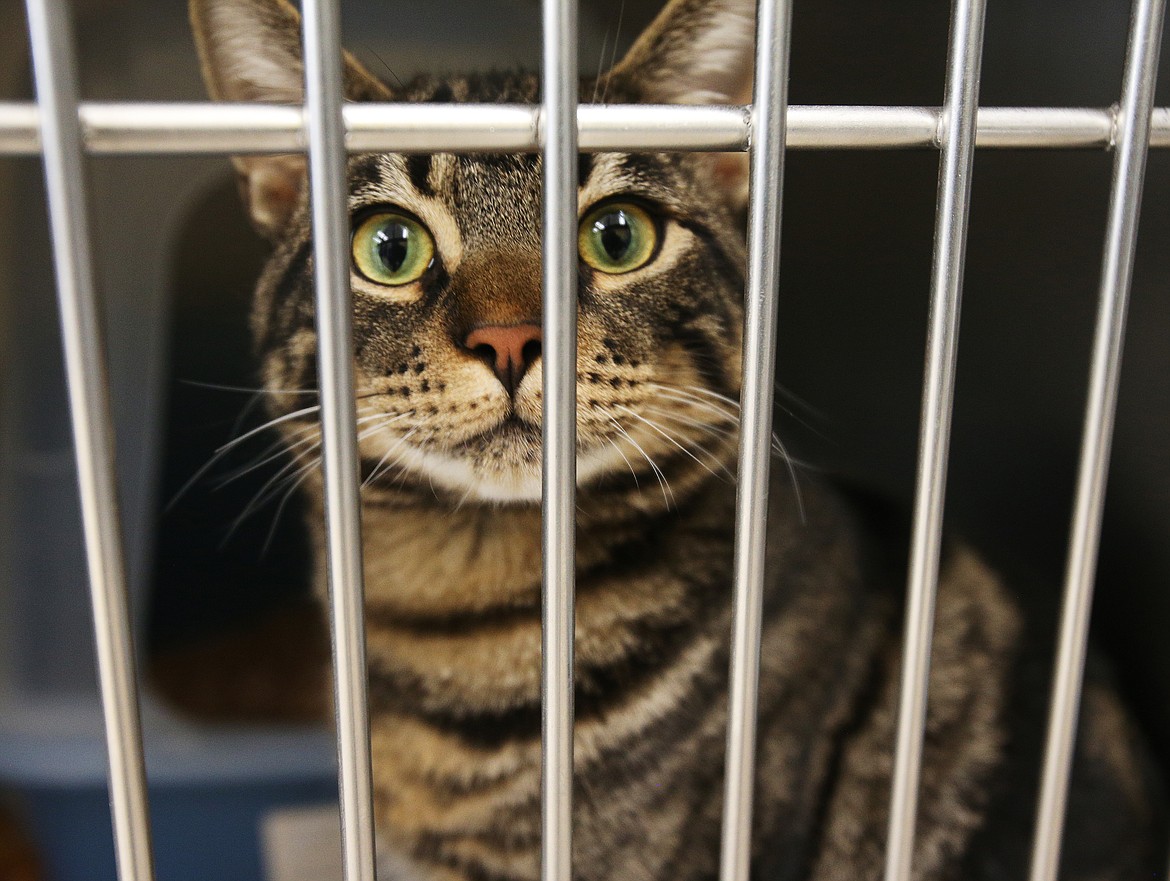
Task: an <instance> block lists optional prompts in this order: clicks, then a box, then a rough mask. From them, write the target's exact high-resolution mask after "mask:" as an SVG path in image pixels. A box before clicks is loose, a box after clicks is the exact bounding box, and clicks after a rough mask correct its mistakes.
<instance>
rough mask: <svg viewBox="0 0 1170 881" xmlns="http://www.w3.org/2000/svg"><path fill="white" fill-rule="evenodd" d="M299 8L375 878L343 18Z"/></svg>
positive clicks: (365, 870)
mask: <svg viewBox="0 0 1170 881" xmlns="http://www.w3.org/2000/svg"><path fill="white" fill-rule="evenodd" d="M302 8H303V10H304V46H305V110H304V115H305V128H306V132H307V135H308V153H309V188H310V192H309V194H310V204H311V210H312V232H313V280H314V282H315V294H316V321H317V340H318V343H317V369H318V375H319V377H320V380H319V383H318V385H319V388H320V404H321V414H320V415H321V442H322V465H323V469H324V481H325V545H326V550H327V557H326V568H327V571H328V575H329V600H330V613H331V623H332V636H333V676H334V691H335V694H336V714H337V756H338V789H339V792H340V797H341V838H342V859H343V865H344V869H345V875H344V877H345V881H374V878H375V871H376V870H375V865H374V809H373V783H372V776H371V772H370V724H369V712H368V707H367V705H366V634H365V619H364V616H363V611H364V609H363V605H364V589H363V581H362V575H363V572H362V521H361V500H360V498H359V490H358V481H359V479H360V477H359V467H358V449H357V425H356V421H355V420H356V419H357V410H356V402H355V399H354V387H353V386H354V370H353V357H352V352H353V327H352V323H353V305H352V302H351V300H352V296H351V293H350V285H349V205H348V202H349V200H348V196H349V184H348V179H347V168H346V154H345V141H344V137H345V127H344V123H343V122H342V118H341V103H342V96H343V91H342V89H343V86H342V73H341V14H340V10H339V9H338V2H337V0H304V2H303V4H302Z"/></svg>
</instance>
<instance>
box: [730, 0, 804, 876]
mask: <svg viewBox="0 0 1170 881" xmlns="http://www.w3.org/2000/svg"><path fill="white" fill-rule="evenodd" d="M791 24H792V0H759V3H757V5H756V59H755V80H754V86H753V91H754V96H753V107H754V111H753V117H752V144H751V157H750V161H751V170H750V184H749V189H748V191H749V193H750V196H749V199H750V201H749V205H748V266H747V278H746V287H747V290H746V291H745V296H744V300H745V314H744V342H743V389H742V391H741V394H740V401H741V419H742V421H741V423H740V436H739V472H738V474H739V479H738V481H737V483H736V487H737V489H736V500H735V564H734V565H735V569H734V573H735V612H734V624H733V628H732V640H731V674H730V675H731V682H730V694H729V695H728V719H727V763H726V771H725V774H724V780H723V838H722V848H721V852H720V861H719V877H720V879H721V881H747V879H748V877H749V874H750V871H751V854H752V795H753V792H754V783H755V765H756V762H755V758H756V721H757V719H756V710H757V699H758V686H759V678H760V634H761V623H762V622H761V618H762V609H763V601H764V600H763V598H764V556H765V550H766V546H767V538H768V523H767V516H768V480H769V474H770V465H771V452H772V396H773V393H774V383H775V379H774V375H773V374H774V373H775V370H774V367H775V363H776V311H777V308H776V304H777V297H778V291H779V286H780V220H781V206H782V203H783V194H784V143H785V121H786V119H787V112H786V111H787V106H788V58H789V46H790V40H791Z"/></svg>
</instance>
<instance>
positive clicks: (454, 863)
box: [192, 0, 1154, 881]
mask: <svg viewBox="0 0 1170 881" xmlns="http://www.w3.org/2000/svg"><path fill="white" fill-rule="evenodd" d="M192 10H193V21H194V24H195V29H196V35H197V38H198V40H199V43H200V48H201V52H202V56H203V60H204V67H205V72H206V73H207V76H208V81H209V84H210V86H211V89H212V91H213V93H214V94H215V96H216V97H226V98H233V99H237V100H238V99H245V100H247V99H253V100H256V99H267V100H276V101H292V102H295V101H298V100H299V96H300V91H299V90H300V85H299V77H300V68H299V50H298V46H297V35H296V30H295V27H296V22H295V18H294V17H293V16H292V13H291V12H290V10H288V9H287V8H286V7H284V6H283V5H282V4H281V3H279V2H278V0H193V4H192ZM751 11H752V10H751V4H750V3H744V2H731V0H722V2H711V3H700V2H696V0H676V2H674V3H672V4H671V5H670V6H669V7H668V9H667V10H666V12H665V13H664V14H663V16H661V17H660V19H659V20H658V22H656V23H655V25H654V26H652V28H651V29H650V30H649V31H648V32H647V33H646V34H644V35H643V37H642V39H641V40H639V41H638V43H637V44H635V46H634V48H633V49H632V50H631V52H630V54H629V55H628V56H627V58H626V59H625V60H624V61H623V62H622V63H621V64H620V65H619V66H618V67H617V68H616V69H615V71H614V72H612V73H611V74H609V75H607V82H606V86H605V91H606V93H607V95H608V99H609V100H611V101H627V102H628V101H646V102H662V101H672V100H677V101H686V100H700V101H725V100H728V99H729V98H730V97H731V96H733V95H735V94H737V92H738V90H739V89H741V88H742V86H743V71H744V69H745V59H747V58H750V39H751ZM688 59H691V60H688ZM537 85H538V84H537V80H536V78H534V77H533V76H530V75H521V74H517V75H498V76H493V77H483V78H476V77H470V78H452V79H448V80H420V81H418V82H417V83H415V84H413V85H412V86H410V87H407V88H406V89H405V90H404V91H403V92H400V93H392V92H391V91H390V90H389V89H387V88H386V87H384V86H382V85H381V84H379V83H377V81H376V80H374V78H373V77H371V76H370V75H369V74H368V73H366V72H365V71H363V70H362V69H361V68H360V67H358V66H357V65H356V64H355V63H354V62H352V61H349V62H347V87H348V91H349V95H350V97H351V98H353V99H365V100H390V99H394V100H430V101H450V100H488V101H514V102H532V101H534V100H536V99H537V97H538V95H537ZM238 167H239V169H240V171H241V174H242V178H243V182H244V185H245V191H246V193H247V195H248V199H249V205H250V208H251V211H252V216H253V219H254V220H255V222H256V224H257V226H258V227H259V228H260V229H261V230H262V231H264V232H265V233H266V234H268V235H269V237H270V238H272V239H273V240H274V242H275V244H276V249H275V253H274V255H273V257H272V259H271V261H270V262H269V265H268V267H267V269H266V270H265V273H264V275H263V277H262V279H261V281H260V284H259V288H258V291H257V299H256V309H255V319H254V320H255V325H254V328H255V334H256V339H257V341H258V348H259V351H260V354H261V356H262V358H263V375H264V379H265V382H266V384H267V386H268V387H269V388H270V389H271V390H272V391H273V392H274V393H275V394H273V396H272V410H273V415H274V416H286V415H288V414H292V413H293V411H294V410H296V409H297V408H299V407H302V406H303V403H304V402H303V399H301V398H297V397H296V396H295V395H286V394H284V393H286V392H289V391H293V390H298V391H299V390H304V389H311V388H313V387H314V386H315V384H316V378H315V376H316V374H315V358H316V338H315V332H314V330H313V319H312V297H311V286H312V281H311V272H310V269H311V255H310V246H309V229H308V219H307V213H306V197H305V194H304V187H303V173H304V172H303V169H304V166H303V160H302V159H300V158H294V157H283V158H280V157H278V158H275V159H271V158H256V157H253V158H244V159H240V160H238ZM579 174H580V185H581V188H580V204H581V210H582V215H583V218H584V220H583V222H582V239H581V248H582V260H583V262H582V287H581V307H580V315H579V324H580V329H579V349H580V353H579V358H578V380H579V389H578V395H579V411H578V434H579V439H580V444H579V450H580V452H579V462H578V476H579V497H578V504H579V514H578V537H577V544H578V555H577V620H576V676H577V681H576V687H577V695H576V711H577V724H576V730H575V781H576V782H575V792H574V796H575V797H574V836H575V837H574V866H575V873H576V876H577V877H578V878H580V879H582V881H601V879H606V881H619V879H620V881H667V879H670V881H689V879H694V881H709V879H713V878H714V877H715V876H716V859H717V854H718V834H719V818H720V813H721V800H722V772H723V751H724V748H725V726H726V701H727V698H726V693H727V677H728V672H727V671H728V643H729V633H730V626H731V586H730V571H731V561H732V543H733V535H732V523H733V517H732V510H733V506H734V496H735V491H734V485H733V483H732V481H731V480H730V479H729V478H730V475H729V472H730V471H732V470H733V469H734V453H735V442H736V438H735V426H736V420H735V415H734V412H733V410H732V407H731V404H730V401H731V400H732V399H734V398H735V397H736V396H737V394H738V389H739V370H740V362H739V359H740V335H741V332H742V331H741V327H740V322H741V299H742V292H743V277H742V268H741V267H742V266H743V257H744V246H743V239H742V233H741V232H740V230H739V229H738V225H737V223H736V221H735V218H736V216H737V209H738V207H739V206H738V205H737V204H736V198H737V195H738V193H739V192H740V190H741V186H740V185H741V184H742V164H741V162H739V161H737V160H736V159H731V160H729V159H727V158H723V159H716V158H712V157H707V156H671V155H653V156H628V155H624V154H606V155H599V156H595V157H583V158H582V161H581V163H580V169H579ZM350 177H351V206H350V207H351V212H352V214H353V217H354V228H355V233H354V242H355V244H354V259H355V268H354V274H353V287H354V297H355V319H354V328H355V365H356V369H357V376H358V395H359V420H360V421H359V434H360V448H361V452H362V457H363V471H364V476H365V478H366V481H367V486H366V488H365V489H364V491H363V519H364V524H363V525H364V533H365V559H366V591H367V594H366V611H367V642H368V650H369V663H370V710H371V737H372V745H373V762H374V784H375V797H376V810H377V822H378V831H379V837H380V844H381V846H382V848H383V850H384V855H383V857H384V860H385V863H386V866H387V867H388V868H389V871H390V873H391V874H390V877H392V878H400V879H401V881H407V879H411V881H413V879H423V881H440V879H442V881H495V879H500V881H505V879H507V881H512V879H516V881H521V879H535V878H536V877H537V872H538V866H539V851H540V822H539V820H540V813H539V812H540V740H539V719H540V686H539V671H540V550H541V549H540V529H539V523H540V510H539V504H538V499H539V461H540V457H539V420H540V388H541V386H540V360H539V332H538V325H539V314H540V280H539V278H540V273H539V259H540V216H539V215H540V208H539V206H540V165H539V160H538V159H537V158H536V157H532V156H454V155H450V154H442V155H436V156H409V157H407V156H396V155H394V156H392V155H365V156H355V157H353V158H352V159H351V161H350ZM713 193H714V194H720V193H728V194H733V195H729V196H727V197H722V196H715V197H713V196H712V194H713ZM619 215H620V216H619ZM420 242H421V244H420ZM428 243H429V244H428ZM412 248H415V249H416V250H414V251H412V250H411V249H412ZM418 248H422V249H423V250H422V251H421V252H420V251H418V250H417V249H418ZM427 249H429V250H427ZM420 254H421V256H419V255H420ZM420 261H421V262H420ZM314 420H315V413H313V412H306V413H304V414H302V415H301V417H300V418H297V417H295V416H289V418H288V419H286V420H285V421H284V422H282V423H281V425H282V428H283V430H284V431H285V434H286V437H287V440H288V445H289V447H290V449H291V450H292V451H293V453H294V455H297V456H301V455H303V456H306V457H307V458H306V459H305V461H306V462H308V461H310V459H311V455H312V454H313V453H314V451H315V447H314V446H313V442H314V441H315V439H316V435H315V431H314V429H313V427H312V424H313V421H314ZM776 471H777V478H776V479H775V480H774V481H773V487H772V493H771V512H770V518H769V528H770V533H769V544H768V555H769V566H768V572H769V576H768V584H767V594H766V600H765V619H764V635H763V644H762V672H761V677H760V717H759V719H760V721H759V737H758V742H759V747H758V750H759V752H758V771H757V781H756V797H755V805H756V809H755V817H756V820H755V823H756V834H755V859H754V869H753V873H754V877H756V878H760V879H769V881H773V879H789V878H791V879H834V881H835V879H851V881H852V879H868V878H877V877H879V875H880V869H881V864H882V851H883V844H884V838H885V832H886V817H887V802H888V797H889V782H890V770H891V765H892V758H891V755H892V744H893V735H894V707H895V701H896V697H897V673H898V655H899V646H900V636H899V624H900V608H901V586H902V584H903V583H904V578H903V575H902V573H901V572H900V571H899V569H898V567H897V566H896V565H893V564H891V562H890V560H891V559H896V554H897V552H899V551H904V545H902V546H901V547H899V548H897V549H895V554H894V555H893V556H892V557H891V556H889V555H888V554H887V550H886V549H883V547H882V546H881V543H880V542H878V541H877V540H876V539H875V538H873V537H872V536H873V535H874V533H875V531H874V530H873V529H872V524H870V523H869V522H867V520H866V519H865V518H864V517H862V516H861V515H860V514H858V513H857V508H856V506H854V505H852V504H850V503H848V502H847V501H846V500H845V497H844V496H841V495H838V494H836V493H835V492H833V491H832V490H829V489H827V488H825V487H823V486H819V485H817V484H815V483H813V482H811V481H809V482H802V492H801V494H800V497H799V498H798V496H797V493H796V492H795V491H794V486H793V483H792V482H791V481H790V480H789V479H788V474H787V472H785V471H784V470H783V468H777V469H776ZM306 481H307V486H309V488H310V489H309V493H308V496H309V498H310V500H311V501H312V502H313V503H314V504H313V505H311V507H315V508H317V510H315V511H314V512H313V514H314V517H313V518H312V522H314V523H320V518H319V516H317V515H319V513H320V511H319V507H320V504H321V502H320V500H321V493H320V487H319V485H317V481H318V478H317V476H316V474H315V473H314V472H313V471H312V470H308V471H307V472H306ZM318 528H319V527H318ZM319 538H320V536H319V535H318V539H319ZM318 543H320V541H319V542H318ZM1024 626H1025V625H1024V623H1023V620H1022V618H1021V615H1020V613H1019V611H1018V610H1017V609H1016V607H1015V605H1014V604H1013V602H1012V600H1011V599H1010V598H1009V595H1008V593H1007V592H1006V591H1005V589H1004V587H1003V586H1002V585H1001V584H1000V582H999V580H998V579H997V577H996V576H995V575H994V574H993V573H992V572H991V571H989V570H988V569H987V568H986V567H985V566H984V565H983V564H982V563H981V562H980V561H979V560H978V559H977V558H976V557H975V556H974V555H973V554H972V553H971V552H970V551H968V550H966V549H964V548H962V547H958V546H956V547H951V548H949V549H948V550H947V552H946V554H945V557H944V560H943V566H942V582H941V586H940V592H939V600H938V625H937V628H936V636H935V642H934V652H933V666H932V673H931V693H930V694H931V702H930V718H929V723H928V731H927V741H926V751H925V757H924V766H923V787H922V796H921V811H920V822H919V830H918V848H917V851H916V857H915V872H916V875H917V876H918V877H922V878H954V877H962V878H971V879H984V878H986V879H989V881H990V879H991V878H997V877H1019V876H1020V872H1021V871H1022V868H1023V861H1024V859H1025V857H1026V846H1027V843H1028V840H1029V837H1030V832H1031V830H1030V823H1029V822H1028V821H1027V820H1026V819H1022V820H1021V819H1018V818H1019V817H1020V816H1024V815H1026V816H1030V810H1031V809H1030V806H1025V808H1021V805H1025V803H1026V802H1027V799H1028V797H1029V793H1031V792H1032V791H1034V789H1035V777H1036V774H1037V766H1036V762H1037V754H1036V743H1037V737H1035V736H1034V735H1030V736H1027V737H1025V736H1021V735H1019V734H1017V733H1016V729H1017V728H1023V729H1027V730H1030V731H1038V730H1039V727H1040V724H1041V716H1042V713H1043V696H1042V695H1040V696H1037V695H1034V694H1032V693H1031V688H1032V686H1033V685H1034V684H1035V683H1034V682H1033V680H1032V679H1030V678H1028V675H1029V674H1027V673H1026V671H1028V670H1034V669H1040V668H1039V667H1038V666H1036V664H1037V663H1038V662H1040V663H1043V661H1042V659H1040V658H1038V657H1035V658H1034V657H1032V654H1031V649H1030V643H1029V641H1028V640H1027V639H1026V638H1025V632H1024V629H1023V628H1024ZM1086 704H1087V706H1088V707H1089V709H1090V711H1089V712H1088V713H1086V714H1085V720H1084V723H1083V727H1082V736H1081V739H1082V748H1081V753H1080V754H1081V761H1080V764H1079V769H1078V776H1077V788H1076V794H1075V797H1074V809H1073V813H1072V815H1071V817H1070V831H1069V837H1070V840H1071V841H1073V846H1072V849H1071V850H1070V859H1069V860H1068V861H1067V866H1066V868H1067V869H1068V874H1067V875H1066V876H1065V877H1068V878H1075V879H1080V878H1084V879H1089V878H1102V879H1105V878H1130V877H1138V873H1139V872H1140V871H1141V869H1142V867H1144V866H1145V865H1146V860H1147V856H1148V855H1147V853H1146V847H1147V845H1146V841H1147V839H1148V836H1149V833H1150V827H1151V824H1152V823H1153V818H1154V809H1153V807H1152V806H1151V804H1150V798H1149V796H1148V795H1147V794H1146V792H1145V788H1146V783H1145V782H1144V781H1143V780H1142V779H1141V776H1140V773H1139V767H1138V766H1139V761H1140V759H1139V757H1138V756H1139V753H1138V750H1137V748H1136V747H1135V746H1134V744H1133V743H1132V738H1131V735H1130V734H1129V733H1128V729H1127V725H1126V722H1125V720H1124V717H1123V714H1122V713H1121V711H1120V710H1119V708H1118V707H1117V705H1116V702H1115V700H1114V698H1113V697H1112V695H1111V694H1110V693H1109V692H1108V690H1106V689H1103V688H1100V687H1098V686H1097V685H1095V684H1092V683H1090V685H1089V686H1088V688H1087V694H1086ZM1022 810H1024V811H1025V814H1023V815H1022V814H1021V811H1022ZM1078 849H1079V850H1078ZM1081 851H1083V853H1082V852H1081ZM1106 867H1107V868H1106Z"/></svg>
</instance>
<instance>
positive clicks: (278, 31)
mask: <svg viewBox="0 0 1170 881" xmlns="http://www.w3.org/2000/svg"><path fill="white" fill-rule="evenodd" d="M190 15H191V28H192V30H193V32H194V34H195V45H196V47H197V48H198V50H199V61H200V63H201V65H202V68H203V80H204V82H205V83H206V85H207V91H208V93H210V95H211V97H212V98H215V99H216V100H219V101H263V102H269V103H274V104H300V103H301V102H302V101H303V100H304V64H303V62H302V60H301V18H300V14H299V13H298V12H297V11H296V9H294V8H293V7H292V6H291V5H290V4H289V3H288V2H286V0H190ZM343 64H344V80H345V93H346V95H345V97H346V98H348V99H349V100H351V101H390V100H393V93H392V92H391V91H390V89H388V88H387V87H386V86H385V85H384V84H383V83H381V82H380V81H379V80H378V79H377V77H375V76H373V74H371V73H370V72H369V71H367V70H366V69H365V68H364V67H362V65H361V64H359V63H358V62H357V61H356V60H355V59H354V58H353V57H352V56H350V55H349V53H345V56H344V59H343ZM234 162H235V165H236V169H237V170H238V171H239V173H240V186H241V190H242V192H243V194H244V200H245V202H246V203H247V205H248V210H249V212H250V213H251V216H252V222H253V224H254V225H255V226H256V228H257V229H258V230H259V231H260V232H261V234H263V235H265V236H266V237H268V238H275V237H276V236H277V235H278V234H279V233H280V231H281V229H282V228H283V227H284V225H285V223H286V222H287V221H288V219H289V217H290V216H291V215H292V212H293V210H294V209H295V208H296V205H297V201H298V199H299V197H300V191H301V189H302V188H303V187H304V183H305V179H306V177H305V159H304V157H303V156H299V155H295V156H294V155H286V156H238V157H236V158H235V160H234Z"/></svg>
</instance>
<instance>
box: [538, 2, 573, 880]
mask: <svg viewBox="0 0 1170 881" xmlns="http://www.w3.org/2000/svg"><path fill="white" fill-rule="evenodd" d="M543 26H544V35H543V52H544V82H543V95H544V107H543V122H544V147H543V162H544V166H543V171H544V218H543V220H544V238H543V248H544V293H543V296H544V301H543V316H544V319H543V323H544V327H543V334H544V338H543V354H542V360H543V362H544V367H543V382H544V401H543V410H542V416H541V419H542V424H543V429H542V431H543V443H544V452H543V477H542V498H543V548H544V564H543V565H544V599H543V604H544V609H543V616H544V617H543V635H542V644H541V658H542V661H543V665H544V666H543V671H542V689H543V703H542V737H543V753H542V772H543V773H542V778H541V810H542V818H541V834H542V838H541V867H540V871H541V878H542V881H570V879H571V878H572V877H573V875H572V872H573V620H574V618H573V589H574V576H575V574H576V568H575V559H576V536H575V534H574V533H575V527H576V490H577V418H576V414H577V173H576V167H577V2H576V0H544V4H543Z"/></svg>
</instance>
